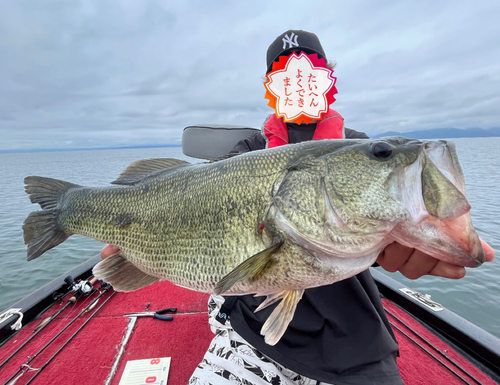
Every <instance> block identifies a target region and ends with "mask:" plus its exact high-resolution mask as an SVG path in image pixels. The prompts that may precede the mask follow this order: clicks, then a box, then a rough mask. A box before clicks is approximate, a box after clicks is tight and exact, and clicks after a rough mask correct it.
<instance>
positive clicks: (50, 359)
mask: <svg viewBox="0 0 500 385" xmlns="http://www.w3.org/2000/svg"><path fill="white" fill-rule="evenodd" d="M109 289H111V285H108V288H107V289H105V291H104V292H103V293H105V292H106V291H108V290H109ZM115 294H116V291H113V292H112V293H111V294H110V295H109V297H108V298H106V300H105V301H104V302H103V303H102V304H101V306H99V307H98V308H97V309H96V310H95V311H94V312H93V313H92V315H91V316H89V317H88V318H87V319H86V320H85V322H84V323H83V324H82V325H81V326H80V327H79V328H78V329H77V330H76V331H75V332H74V333H73V334H72V335H71V337H69V338H68V339H67V340H66V342H65V343H64V344H63V345H62V346H61V347H60V348H59V349H57V351H56V352H55V353H54V354H53V355H52V357H50V358H49V359H48V360H47V361H46V362H45V363H44V364H43V365H42V366H40V368H38V369H37V370H36V373H35V374H34V375H33V377H31V378H30V379H29V380H28V382H26V384H25V385H28V384H29V383H31V382H32V381H33V380H34V379H35V377H36V376H38V375H39V374H40V372H41V371H42V370H43V369H44V368H45V367H46V366H47V365H48V364H50V362H51V361H52V360H53V359H54V358H55V357H56V356H57V355H58V354H59V353H60V352H61V350H63V349H64V348H65V347H66V345H67V344H68V343H69V342H70V341H71V340H72V339H73V338H74V337H75V336H76V335H77V334H78V332H79V331H80V330H82V329H83V328H84V327H85V325H87V323H88V322H89V321H90V320H91V319H92V317H94V316H95V315H96V313H97V312H98V311H99V310H101V308H102V307H103V306H104V305H106V302H108V301H109V300H110V299H111V297H113V295H115Z"/></svg>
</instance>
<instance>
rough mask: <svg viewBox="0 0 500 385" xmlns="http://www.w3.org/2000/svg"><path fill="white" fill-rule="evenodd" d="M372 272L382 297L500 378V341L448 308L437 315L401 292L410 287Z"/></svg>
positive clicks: (379, 273)
mask: <svg viewBox="0 0 500 385" xmlns="http://www.w3.org/2000/svg"><path fill="white" fill-rule="evenodd" d="M370 272H371V274H372V276H373V278H374V280H375V282H376V283H377V286H378V289H379V291H380V294H382V295H383V296H384V297H386V298H387V299H389V300H391V301H392V302H394V303H395V304H397V305H399V306H400V307H402V308H403V309H404V310H406V311H407V312H409V313H410V314H411V315H413V316H414V317H415V318H417V319H418V320H419V321H420V322H422V323H423V324H424V325H425V326H427V327H428V328H429V329H431V330H434V331H436V332H438V333H439V334H441V335H442V336H444V337H445V338H446V339H448V340H449V341H450V342H452V344H454V345H455V346H457V347H458V348H459V349H461V350H462V351H464V352H465V353H466V354H468V355H469V356H470V357H472V358H473V359H474V360H475V361H477V362H478V363H480V364H481V365H483V366H484V367H485V368H487V369H489V370H491V371H492V373H493V374H494V375H495V376H497V378H498V377H500V339H498V338H497V337H495V336H493V335H491V334H490V333H488V332H486V331H485V330H483V329H481V328H479V327H478V326H476V325H474V324H473V323H471V322H469V321H467V320H465V319H464V318H462V317H460V316H459V315H457V314H455V313H453V312H452V311H450V310H448V309H446V308H444V309H443V310H442V311H439V312H435V311H432V310H429V309H427V308H426V307H425V306H424V305H422V304H421V303H419V302H418V301H416V300H414V299H413V298H411V297H409V296H407V295H406V294H404V293H403V292H401V291H400V290H399V289H402V288H406V287H407V286H405V285H403V284H402V283H400V282H398V281H396V280H394V279H393V278H391V277H388V276H387V275H385V274H384V273H382V272H380V271H377V270H375V269H373V268H371V269H370Z"/></svg>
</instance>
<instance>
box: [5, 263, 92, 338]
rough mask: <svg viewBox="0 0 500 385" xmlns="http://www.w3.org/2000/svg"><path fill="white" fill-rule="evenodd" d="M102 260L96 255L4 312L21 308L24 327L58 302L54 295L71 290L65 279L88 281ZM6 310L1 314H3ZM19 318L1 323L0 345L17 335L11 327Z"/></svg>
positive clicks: (11, 318)
mask: <svg viewBox="0 0 500 385" xmlns="http://www.w3.org/2000/svg"><path fill="white" fill-rule="evenodd" d="M100 260H101V257H100V255H96V256H95V257H93V258H90V259H88V260H86V261H85V262H83V263H81V264H80V265H78V266H76V267H74V268H73V269H71V270H70V271H68V272H66V273H64V274H63V275H60V276H59V277H57V278H55V279H54V280H52V281H50V282H49V283H47V284H45V285H44V286H42V287H41V288H40V289H38V290H36V291H34V292H33V293H31V294H29V295H28V296H26V297H24V298H23V299H21V300H19V301H17V302H16V303H14V304H12V305H11V306H9V307H7V308H6V309H4V310H8V309H11V308H20V309H21V312H22V313H23V320H22V324H23V326H24V325H26V324H27V323H29V322H30V321H32V320H33V319H35V318H36V317H37V316H38V315H39V314H40V313H41V312H43V311H44V310H45V309H47V308H48V307H49V306H50V305H52V304H53V303H54V302H56V301H57V299H54V297H55V296H54V294H56V295H57V294H64V293H67V292H68V291H69V290H70V288H69V287H68V285H67V284H66V282H64V279H65V278H66V277H67V276H68V275H71V276H72V277H73V278H74V279H75V280H78V279H87V278H88V277H90V275H91V274H92V268H93V267H94V265H95V264H96V263H98V262H99V261H100ZM4 310H2V311H1V312H0V313H3V311H4ZM18 318H19V317H18V316H14V317H10V318H9V319H7V320H5V321H4V322H2V323H0V345H2V344H3V343H4V342H5V341H6V340H7V339H9V338H10V337H11V336H13V335H14V334H15V331H14V330H12V329H11V328H10V326H11V325H12V324H13V323H14V322H16V321H17V319H18Z"/></svg>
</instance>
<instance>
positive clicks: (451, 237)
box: [391, 140, 486, 267]
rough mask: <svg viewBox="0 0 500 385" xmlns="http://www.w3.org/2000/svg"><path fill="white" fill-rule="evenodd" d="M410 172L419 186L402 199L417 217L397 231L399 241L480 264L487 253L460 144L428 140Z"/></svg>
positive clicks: (436, 255) (467, 264)
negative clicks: (469, 193) (475, 218)
mask: <svg viewBox="0 0 500 385" xmlns="http://www.w3.org/2000/svg"><path fill="white" fill-rule="evenodd" d="M407 173H408V174H407V175H406V176H405V178H406V179H409V180H413V181H414V182H415V183H414V185H415V189H414V191H413V192H411V193H410V194H409V195H407V196H405V197H404V198H403V199H402V201H403V204H404V205H405V207H406V208H407V210H408V211H409V212H410V214H411V217H412V220H411V221H410V222H403V223H400V224H399V225H398V226H397V227H396V228H395V229H394V230H393V231H392V232H391V236H392V237H393V238H394V240H396V241H397V242H399V243H401V244H403V245H405V246H408V247H413V248H416V249H418V250H420V251H422V252H425V253H427V254H429V255H431V256H433V257H434V258H436V259H440V260H442V261H445V262H448V263H451V264H454V265H459V266H464V267H478V266H480V265H481V264H482V263H483V262H484V261H485V258H486V257H485V253H484V251H483V248H482V244H481V240H480V239H479V236H478V234H477V232H476V231H475V229H474V227H473V225H472V219H471V215H470V209H471V206H470V204H469V202H468V201H467V198H466V196H465V180H464V176H463V171H462V168H461V167H460V164H459V163H458V156H457V153H456V149H455V145H454V144H453V143H452V142H447V141H445V140H440V141H432V142H430V141H427V142H424V144H423V149H422V153H421V154H420V156H419V158H418V160H417V161H416V162H415V164H413V165H412V166H410V167H409V168H408V170H407Z"/></svg>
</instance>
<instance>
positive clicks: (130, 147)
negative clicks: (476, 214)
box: [0, 144, 182, 154]
mask: <svg viewBox="0 0 500 385" xmlns="http://www.w3.org/2000/svg"><path fill="white" fill-rule="evenodd" d="M181 146H182V145H181V144H157V145H150V146H147V145H144V146H118V147H70V148H31V149H18V150H0V154H7V153H18V152H60V151H89V150H129V149H137V148H165V147H181Z"/></svg>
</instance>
